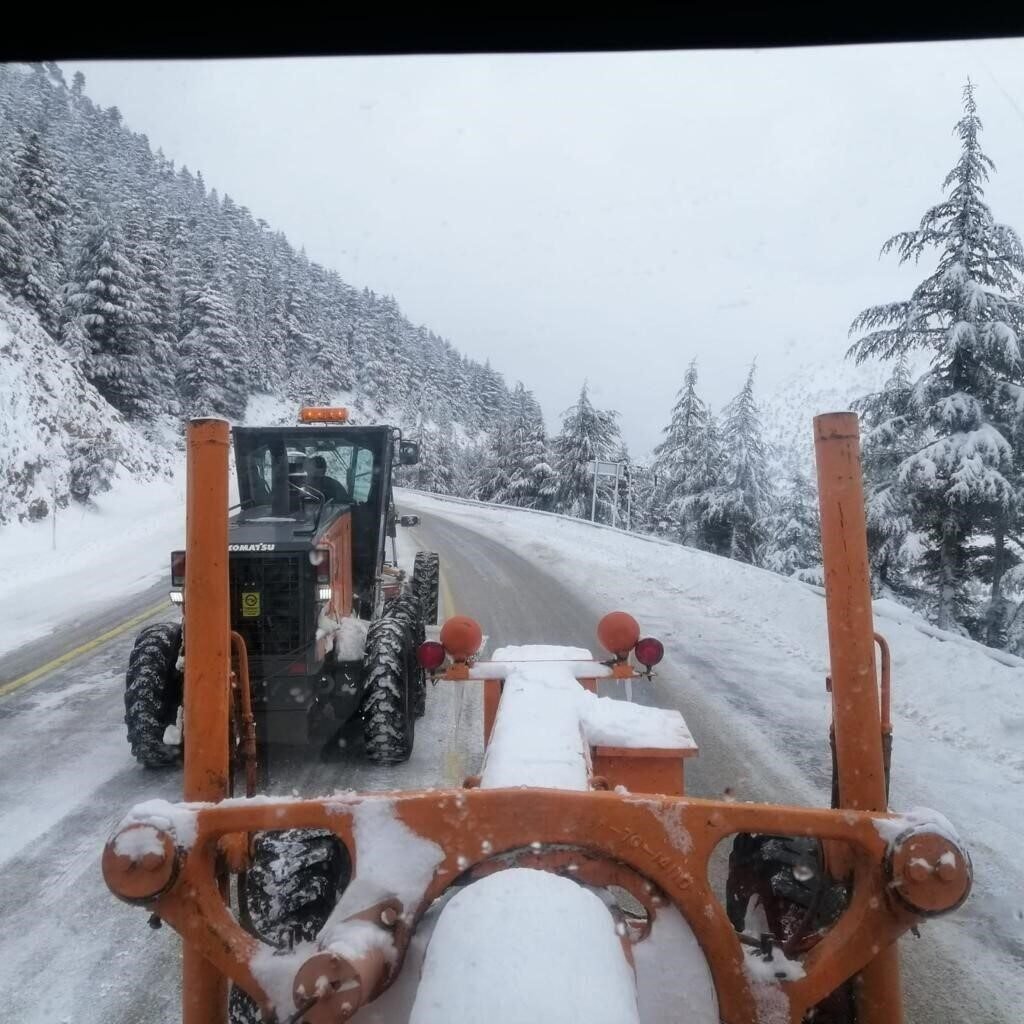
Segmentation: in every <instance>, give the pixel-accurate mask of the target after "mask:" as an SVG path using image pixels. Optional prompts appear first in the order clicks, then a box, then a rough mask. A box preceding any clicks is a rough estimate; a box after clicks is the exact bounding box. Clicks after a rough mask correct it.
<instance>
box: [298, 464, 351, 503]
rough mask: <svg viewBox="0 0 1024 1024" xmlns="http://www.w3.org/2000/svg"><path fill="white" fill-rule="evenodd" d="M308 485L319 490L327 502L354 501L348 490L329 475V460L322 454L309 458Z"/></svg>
mask: <svg viewBox="0 0 1024 1024" xmlns="http://www.w3.org/2000/svg"><path fill="white" fill-rule="evenodd" d="M308 485H309V487H310V488H311V489H312V490H314V491H319V492H320V493H321V494H322V495H323V496H324V500H325V501H326V502H336V503H337V504H348V503H350V502H351V501H352V499H351V498H350V497H349V493H348V491H347V490H345V488H344V487H343V486H342V485H341V484H340V483H338V481H337V480H335V479H334V478H333V477H330V476H328V475H327V460H326V459H325V458H324V457H323V456H322V455H314V456H313V457H312V458H311V459H310V460H309V476H308Z"/></svg>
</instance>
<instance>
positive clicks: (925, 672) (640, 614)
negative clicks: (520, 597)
mask: <svg viewBox="0 0 1024 1024" xmlns="http://www.w3.org/2000/svg"><path fill="white" fill-rule="evenodd" d="M401 501H402V506H403V508H408V509H410V510H416V511H421V512H425V513H435V514H437V515H439V516H443V517H444V518H445V519H446V520H450V521H453V522H456V523H458V524H459V525H460V526H464V527H467V528H469V529H471V530H474V531H476V532H479V533H482V534H486V535H487V536H489V537H491V538H493V539H495V540H497V541H498V542H500V543H502V544H505V545H507V546H508V547H510V548H511V549H512V550H514V551H516V552H518V553H520V554H521V555H523V556H524V557H526V558H527V559H529V560H530V561H532V562H534V563H535V564H536V565H537V566H539V567H541V568H543V569H544V570H545V571H547V572H548V573H550V574H552V575H554V576H556V577H558V578H559V579H560V580H562V581H563V582H565V583H567V584H569V585H570V586H571V587H572V588H573V589H574V590H576V591H577V592H578V593H579V594H580V596H581V597H583V598H585V599H586V600H587V601H588V603H589V604H590V605H591V606H592V608H593V611H594V621H595V622H596V621H597V617H598V616H599V615H600V614H603V613H604V612H606V611H610V610H611V609H613V608H620V607H621V608H624V609H625V610H628V611H629V612H631V613H632V614H634V615H635V616H636V617H637V618H638V619H639V621H640V622H641V623H642V626H643V628H644V630H645V631H649V632H650V633H652V634H653V635H654V636H657V637H659V638H660V639H662V640H663V641H664V642H665V645H666V651H667V659H666V663H665V665H664V666H663V668H662V670H661V672H660V676H661V678H662V679H663V680H664V681H665V682H666V683H667V685H669V686H672V687H678V688H679V692H680V694H681V695H682V696H683V697H684V699H685V700H688V701H691V702H694V701H696V702H699V703H700V704H701V705H702V706H705V708H706V709H710V717H711V720H713V721H716V722H720V723H722V727H723V728H724V729H726V730H727V732H726V735H729V734H731V735H734V736H735V735H737V734H738V735H739V736H741V737H742V742H743V745H744V747H745V748H746V749H749V750H750V752H751V760H752V763H754V764H756V765H759V766H766V767H765V774H764V777H759V778H755V779H751V780H748V784H747V785H746V786H744V785H743V784H742V783H741V784H740V785H739V786H738V788H737V789H736V796H737V797H738V798H739V799H765V798H771V797H772V796H773V786H778V789H775V790H774V798H775V799H778V793H779V791H780V790H781V791H784V792H785V793H786V794H787V796H786V798H787V799H789V800H799V801H802V802H806V803H814V804H818V805H821V804H825V805H827V803H828V799H829V790H828V785H829V765H828V740H827V736H828V708H829V703H828V702H829V697H828V694H827V693H826V692H825V686H824V679H825V674H826V672H827V668H828V648H827V634H826V623H825V602H824V599H823V595H822V592H821V591H820V590H818V589H816V588H813V587H810V586H808V585H806V584H803V583H800V582H797V581H795V580H791V579H785V578H783V577H781V576H778V575H776V574H774V573H770V572H767V571H765V570H762V569H757V568H754V567H752V566H748V565H743V564H740V563H738V562H734V561H731V560H729V559H725V558H720V557H717V556H715V555H711V554H707V553H705V552H701V551H695V550H693V549H690V548H684V547H682V546H678V545H674V544H670V543H667V542H664V541H660V540H655V539H653V538H648V537H640V536H632V535H628V534H625V533H623V532H622V531H618V530H612V529H610V528H607V527H594V526H591V525H590V524H587V523H581V522H579V521H576V520H571V519H568V518H565V517H562V516H554V515H550V514H543V513H537V512H529V511H524V510H518V509H504V508H502V509H499V508H494V507H488V506H485V505H481V504H478V503H468V502H459V501H453V500H450V499H438V498H433V497H428V496H426V495H422V494H419V493H414V492H404V493H403V494H402V495H401ZM494 585H495V586H496V587H499V588H500V587H501V586H502V581H501V580H495V581H494ZM460 610H461V611H464V612H468V613H472V611H473V609H469V608H464V609H460ZM485 612H486V610H485ZM485 612H484V614H485ZM482 619H483V621H482V625H483V628H484V632H485V633H487V631H488V625H489V624H488V622H487V621H486V618H483V615H482ZM875 625H876V628H877V629H878V630H879V631H880V632H881V633H883V634H884V635H885V636H886V637H887V639H888V640H889V642H890V644H891V646H892V652H893V717H894V723H895V741H894V754H893V779H892V805H893V807H894V808H896V809H899V810H903V809H910V808H913V807H915V806H927V807H934V808H936V809H937V810H940V811H941V812H943V813H944V814H946V816H947V817H949V818H950V819H951V820H952V821H953V822H954V824H955V825H956V827H957V828H958V829H959V830H960V832H961V834H962V835H963V836H964V837H965V838H966V840H967V841H968V843H969V845H970V848H971V852H972V856H973V858H974V864H975V873H976V884H975V890H974V894H973V895H972V897H971V899H970V901H969V902H968V904H967V905H966V907H965V908H964V909H963V910H962V911H960V912H959V913H958V914H956V915H954V916H953V917H950V918H948V919H944V920H941V921H938V922H935V923H934V924H933V925H929V927H928V928H927V930H926V935H927V937H928V938H929V939H930V940H932V941H937V942H939V943H941V944H942V945H943V946H944V947H948V948H949V950H950V956H956V957H960V956H965V957H968V958H969V959H970V962H971V965H972V972H974V974H975V975H976V977H977V979H978V982H979V984H985V983H990V984H992V985H998V986H1003V987H1004V989H1005V990H1006V993H1007V996H1006V997H1007V999H1016V1000H1017V1003H1016V1005H1018V1006H1019V1005H1024V976H1022V975H1021V972H1020V971H1019V960H1018V959H1017V958H1018V957H1019V956H1020V955H1021V953H1022V952H1024V904H1022V900H1021V893H1022V892H1024V867H1022V864H1021V860H1020V856H1019V851H1020V849H1021V847H1022V846H1024V823H1022V821H1021V814H1020V811H1021V806H1022V796H1024V661H1022V660H1021V659H1018V658H1013V657H1011V656H1009V655H1007V654H1005V653H1003V652H998V651H992V650H990V649H989V648H986V647H983V646H982V645H980V644H977V643H975V642H973V641H971V640H967V639H964V638H962V637H959V636H955V635H953V634H949V633H942V632H940V631H939V630H936V629H935V628H934V627H932V626H930V625H929V624H928V623H926V622H925V621H924V620H923V619H921V618H920V617H918V616H916V615H914V614H913V613H911V612H909V611H907V610H906V609H904V608H902V607H900V606H898V605H894V604H891V603H889V602H884V601H882V602H876V605H875ZM552 629H554V630H555V631H556V632H557V629H558V626H557V623H555V624H553V625H552ZM559 639H560V638H559V637H558V636H557V635H551V636H547V637H523V638H521V640H522V641H524V642H526V641H529V642H558V641H559ZM695 739H696V741H697V743H698V744H702V743H705V744H708V745H715V744H717V745H718V746H721V744H722V742H723V740H722V737H721V736H720V735H712V736H708V735H705V736H701V735H696V736H695ZM759 770H760V769H759ZM757 787H760V789H761V790H762V791H760V792H759V791H758V788H757ZM765 790H767V792H766V791H765ZM702 795H703V794H702Z"/></svg>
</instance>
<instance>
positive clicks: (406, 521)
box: [398, 516, 420, 526]
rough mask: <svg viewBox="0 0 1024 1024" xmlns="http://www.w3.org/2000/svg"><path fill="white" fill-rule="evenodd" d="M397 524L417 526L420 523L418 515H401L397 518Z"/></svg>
mask: <svg viewBox="0 0 1024 1024" xmlns="http://www.w3.org/2000/svg"><path fill="white" fill-rule="evenodd" d="M398 524H399V526H419V525H420V517H419V516H402V517H401V518H400V519H399V520H398Z"/></svg>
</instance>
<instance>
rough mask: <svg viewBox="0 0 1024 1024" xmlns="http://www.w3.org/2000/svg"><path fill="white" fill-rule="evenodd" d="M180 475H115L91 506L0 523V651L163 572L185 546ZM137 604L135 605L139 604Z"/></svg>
mask: <svg viewBox="0 0 1024 1024" xmlns="http://www.w3.org/2000/svg"><path fill="white" fill-rule="evenodd" d="M184 540H185V477H184V473H183V472H178V473H176V474H175V475H174V476H173V477H171V478H170V479H165V478H162V477H161V478H157V479H155V480H144V481H138V480H133V479H132V478H131V477H130V476H129V475H128V474H126V473H123V472H122V474H121V475H120V476H119V478H118V480H117V482H116V484H115V486H114V487H113V489H112V490H110V491H108V492H107V493H106V494H102V495H100V496H99V497H98V498H96V499H95V502H94V505H93V507H91V508H90V507H86V506H84V505H72V506H70V507H69V508H66V509H62V510H60V511H59V512H58V513H57V523H56V530H55V529H54V524H53V522H52V521H51V520H47V521H46V522H41V523H18V524H12V525H9V526H6V527H2V528H0V608H2V609H3V615H2V616H0V654H2V653H4V652H5V651H9V650H12V649H14V648H16V647H19V646H21V645H22V644H25V643H28V642H29V641H31V640H34V639H36V638H37V637H40V636H44V635H45V634H47V633H49V632H51V631H53V630H55V629H58V628H60V627H62V626H66V625H68V624H70V623H73V622H75V621H79V620H82V619H86V618H88V617H89V615H90V614H91V613H92V612H94V611H97V610H98V609H100V608H102V607H103V606H104V605H107V604H113V603H115V602H117V601H119V600H124V599H125V598H128V597H131V595H133V594H135V593H138V592H140V591H143V590H146V589H147V588H148V587H150V586H152V585H153V584H155V583H157V582H159V581H160V580H161V579H163V578H167V580H168V585H169V583H170V580H169V573H170V553H171V551H172V550H174V549H175V548H180V547H183V546H184ZM142 610H143V609H141V608H140V609H139V611H142Z"/></svg>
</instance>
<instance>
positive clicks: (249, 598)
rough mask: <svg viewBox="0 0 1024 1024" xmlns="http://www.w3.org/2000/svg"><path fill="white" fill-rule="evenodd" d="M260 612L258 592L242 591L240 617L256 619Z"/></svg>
mask: <svg viewBox="0 0 1024 1024" xmlns="http://www.w3.org/2000/svg"><path fill="white" fill-rule="evenodd" d="M259 614H260V592H259V591H258V590H247V591H244V592H243V593H242V618H243V619H256V618H259Z"/></svg>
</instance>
